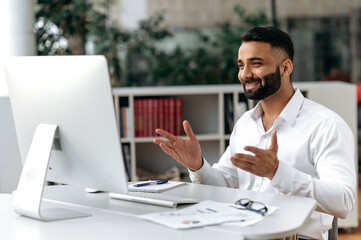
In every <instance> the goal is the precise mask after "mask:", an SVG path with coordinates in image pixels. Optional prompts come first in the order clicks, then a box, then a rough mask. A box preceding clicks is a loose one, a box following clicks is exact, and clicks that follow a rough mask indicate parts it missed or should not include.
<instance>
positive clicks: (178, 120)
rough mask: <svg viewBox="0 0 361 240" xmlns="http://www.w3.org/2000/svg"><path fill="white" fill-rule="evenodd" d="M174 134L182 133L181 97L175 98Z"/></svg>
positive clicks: (179, 134)
mask: <svg viewBox="0 0 361 240" xmlns="http://www.w3.org/2000/svg"><path fill="white" fill-rule="evenodd" d="M175 134H176V135H177V136H181V135H182V99H181V98H176V99H175Z"/></svg>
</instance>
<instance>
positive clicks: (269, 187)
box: [189, 89, 356, 239]
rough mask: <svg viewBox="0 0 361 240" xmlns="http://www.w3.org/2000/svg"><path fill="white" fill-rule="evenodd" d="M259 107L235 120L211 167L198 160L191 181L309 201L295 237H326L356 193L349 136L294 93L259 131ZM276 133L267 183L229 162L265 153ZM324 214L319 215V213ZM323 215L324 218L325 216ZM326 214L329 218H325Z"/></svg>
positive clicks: (339, 122) (334, 118) (329, 114)
mask: <svg viewBox="0 0 361 240" xmlns="http://www.w3.org/2000/svg"><path fill="white" fill-rule="evenodd" d="M262 113H263V109H262V107H261V105H260V104H257V105H256V107H255V108H253V109H252V110H250V111H248V112H246V113H245V114H243V115H242V117H241V118H240V119H239V120H238V121H237V122H236V124H235V127H234V129H233V132H232V134H231V138H230V143H229V146H228V147H227V149H226V151H225V152H224V154H223V156H222V157H221V159H220V160H219V162H218V163H216V164H214V165H213V166H212V167H211V166H210V165H209V163H208V162H207V161H206V160H204V164H203V166H202V168H201V169H199V170H198V171H196V172H192V171H190V170H189V172H190V178H191V180H192V181H193V182H196V183H203V184H209V185H217V186H226V187H232V188H241V189H247V190H252V191H259V192H271V193H279V194H284V195H295V196H302V197H308V198H313V199H315V200H316V201H317V208H316V211H315V212H314V213H313V214H312V216H311V219H310V220H309V221H308V222H307V224H306V226H305V227H304V228H303V230H302V231H301V232H300V234H301V235H303V236H306V237H310V238H316V239H327V236H328V233H327V231H328V230H329V229H330V228H331V225H332V219H333V216H331V215H334V216H336V217H339V218H346V217H347V215H348V214H349V213H350V212H351V211H352V208H353V206H354V204H355V195H356V172H355V165H354V164H355V163H354V137H353V135H352V132H351V130H350V128H349V126H348V125H347V124H346V122H345V121H344V120H343V119H342V118H341V117H340V116H338V115H337V114H336V113H334V112H333V111H331V110H329V109H327V108H326V107H324V106H322V105H320V104H318V103H315V102H313V101H311V100H309V99H307V98H304V97H303V95H302V93H301V92H300V91H299V90H298V89H296V91H295V94H294V95H293V97H292V98H291V100H290V101H289V102H288V104H287V105H286V107H285V108H284V109H283V111H282V112H281V114H280V115H279V116H278V118H277V119H276V120H275V121H274V123H273V126H272V127H271V128H270V129H269V130H268V131H267V132H265V129H264V127H263V123H262ZM275 128H276V129H277V141H278V153H277V156H278V159H279V166H278V169H277V171H276V174H275V176H274V177H273V179H272V181H271V180H269V179H268V178H263V177H258V176H256V175H253V174H251V173H248V172H246V171H243V170H241V169H239V168H237V167H235V166H234V165H233V164H232V163H231V162H230V158H231V156H233V155H234V154H235V153H247V152H246V151H245V150H244V149H243V148H244V147H245V146H247V145H248V146H256V147H258V148H262V149H267V148H268V147H269V145H270V136H271V132H272V131H273V130H274V129H275ZM321 212H324V213H321ZM325 213H328V214H325ZM329 214H331V215H329Z"/></svg>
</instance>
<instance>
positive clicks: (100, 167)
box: [4, 56, 127, 220]
mask: <svg viewBox="0 0 361 240" xmlns="http://www.w3.org/2000/svg"><path fill="white" fill-rule="evenodd" d="M4 66H5V74H6V78H7V83H8V88H9V97H10V102H11V106H12V111H13V116H14V123H15V128H16V134H17V140H18V143H19V149H20V155H21V159H22V162H23V166H24V167H23V172H22V175H21V177H20V181H19V184H18V188H17V190H16V193H15V196H14V202H13V205H14V209H15V211H16V212H18V213H19V214H21V215H25V216H29V217H32V218H37V219H41V220H53V219H59V218H60V219H61V218H71V217H77V216H78V215H77V214H78V213H74V214H73V213H68V211H67V210H62V211H61V212H58V211H56V210H54V209H50V210H43V209H41V208H40V207H41V206H40V205H41V199H42V193H43V188H44V183H45V182H46V181H52V182H58V183H65V184H74V185H80V186H84V187H90V188H95V189H99V190H104V191H111V192H117V193H127V184H125V183H126V182H127V180H126V173H125V170H124V163H123V157H122V151H121V145H120V138H119V132H118V128H117V125H116V115H115V109H114V104H113V97H112V92H111V85H110V80H109V74H108V65H107V61H106V59H105V58H104V57H103V56H27V57H10V58H8V59H6V60H5V62H4ZM79 216H81V214H80V215H79Z"/></svg>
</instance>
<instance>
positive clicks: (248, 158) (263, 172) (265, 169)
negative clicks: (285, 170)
mask: <svg viewBox="0 0 361 240" xmlns="http://www.w3.org/2000/svg"><path fill="white" fill-rule="evenodd" d="M244 150H246V151H249V152H252V153H254V156H252V155H248V154H243V153H236V154H234V155H233V156H232V157H231V162H232V164H233V165H235V166H236V167H239V168H240V169H242V170H244V171H247V172H250V173H252V174H255V175H257V176H260V177H268V178H269V179H270V180H272V179H273V177H274V175H275V174H276V171H277V168H278V158H277V152H278V144H277V130H276V129H275V130H273V132H272V133H271V145H270V146H269V147H268V148H267V149H266V150H264V149H261V148H257V147H252V146H245V147H244Z"/></svg>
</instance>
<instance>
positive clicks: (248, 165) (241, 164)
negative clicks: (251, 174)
mask: <svg viewBox="0 0 361 240" xmlns="http://www.w3.org/2000/svg"><path fill="white" fill-rule="evenodd" d="M231 163H232V164H233V165H234V166H236V167H238V168H240V169H243V170H245V171H252V170H253V169H254V167H255V164H254V163H253V162H248V161H240V160H239V159H237V158H233V157H232V158H231Z"/></svg>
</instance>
